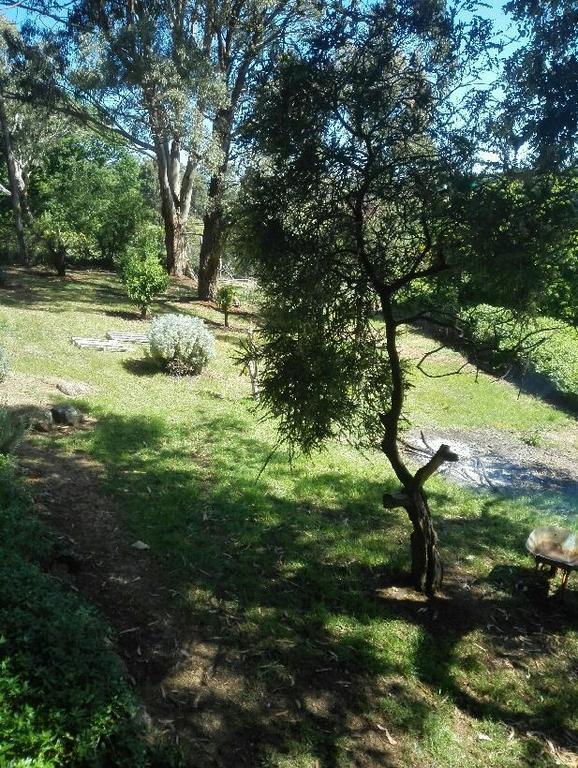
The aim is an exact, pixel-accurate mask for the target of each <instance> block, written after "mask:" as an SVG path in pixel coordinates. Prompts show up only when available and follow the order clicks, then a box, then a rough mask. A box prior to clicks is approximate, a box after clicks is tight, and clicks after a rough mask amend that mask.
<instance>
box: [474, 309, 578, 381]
mask: <svg viewBox="0 0 578 768" xmlns="http://www.w3.org/2000/svg"><path fill="white" fill-rule="evenodd" d="M461 316H462V318H463V319H464V320H465V321H466V323H467V326H468V329H469V333H470V334H471V336H472V338H473V340H474V341H475V342H476V344H478V345H481V346H482V347H485V348H486V349H487V350H488V351H489V355H490V358H491V359H493V360H494V361H495V362H496V363H498V364H500V365H501V366H502V367H503V366H506V365H511V364H512V363H516V364H517V365H518V367H519V368H521V369H522V370H523V371H525V372H535V373H539V374H542V375H543V376H545V377H547V378H548V379H549V380H550V381H551V382H552V384H553V385H554V387H555V388H556V390H557V391H558V392H560V393H562V394H567V395H575V394H576V393H577V392H578V331H577V330H576V329H575V328H572V327H571V326H568V325H564V324H561V323H559V322H557V321H556V320H554V319H552V318H548V317H536V318H532V317H527V316H523V315H516V314H515V313H513V312H511V311H510V310H507V309H504V308H502V307H494V306H490V305H488V304H481V305H478V306H476V307H473V308H471V309H469V310H464V311H462V313H461Z"/></svg>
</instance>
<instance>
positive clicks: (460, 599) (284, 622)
mask: <svg viewBox="0 0 578 768" xmlns="http://www.w3.org/2000/svg"><path fill="white" fill-rule="evenodd" d="M168 429H169V426H168V425H167V424H165V423H164V422H163V421H162V420H160V419H159V420H154V421H150V420H144V419H138V418H137V419H134V418H122V417H120V416H113V415H110V414H109V415H106V414H101V415H100V421H99V425H98V427H97V429H96V431H95V433H94V436H93V450H94V451H95V453H96V455H97V456H98V457H99V458H100V459H101V460H103V461H104V462H106V466H107V471H108V475H109V487H110V488H111V489H112V488H115V489H117V492H118V491H119V489H120V488H122V489H123V493H122V499H123V502H124V503H123V507H124V509H125V511H126V515H127V520H128V523H129V525H130V526H131V527H132V528H133V530H134V532H135V534H136V533H137V532H138V533H139V534H140V535H142V536H143V538H144V537H145V536H146V538H147V541H148V542H150V544H151V546H152V547H153V551H154V552H155V554H156V555H157V557H158V558H159V559H160V560H161V562H163V564H164V567H165V568H166V578H167V580H168V582H169V583H170V585H171V588H172V589H173V590H174V591H175V593H176V594H177V595H178V605H179V606H180V609H181V610H182V611H183V612H184V614H186V616H187V620H186V624H187V627H188V630H187V633H189V636H190V638H191V639H190V640H189V642H188V644H187V645H186V646H185V650H184V653H185V655H184V658H183V660H182V661H181V662H180V663H179V664H177V665H176V666H175V667H174V668H172V669H171V670H170V671H168V672H167V670H163V672H164V673H165V675H166V676H165V678H163V680H161V679H160V677H159V680H158V682H159V686H160V684H161V683H163V685H164V686H165V687H167V688H169V689H170V690H171V691H173V693H174V696H175V699H176V701H180V702H183V701H184V702H188V703H189V704H190V703H191V702H192V703H193V704H194V703H195V702H196V705H195V706H191V707H188V708H187V707H182V708H180V709H179V710H178V713H177V714H176V715H175V727H176V728H178V729H180V731H181V732H182V733H183V734H185V735H187V737H188V738H189V740H191V739H192V740H194V739H197V740H199V739H200V740H206V742H209V743H210V745H211V747H210V750H212V752H211V754H213V757H215V755H216V756H217V757H218V759H219V760H220V761H221V764H223V765H233V764H239V765H260V764H262V763H263V761H264V760H268V759H271V760H273V757H271V756H272V755H273V756H274V755H277V756H279V755H283V754H285V755H293V756H294V757H295V756H296V755H299V754H302V755H308V756H309V757H310V759H311V760H317V761H318V763H319V765H320V766H323V768H336V766H338V765H339V764H340V761H343V759H349V758H350V759H351V760H352V762H351V764H352V765H353V764H355V765H367V766H369V765H372V766H374V765H375V766H376V765H394V764H395V758H394V752H393V751H392V749H391V747H392V745H391V744H390V742H389V740H388V739H387V737H386V736H385V734H384V731H383V730H380V728H379V727H378V725H382V723H383V722H385V725H386V726H388V727H390V728H391V729H392V730H394V729H397V733H398V734H399V731H400V730H401V732H402V733H403V731H405V732H406V735H409V737H410V738H414V739H417V740H419V739H420V738H421V736H422V735H423V734H424V733H425V732H426V731H427V729H428V728H429V727H430V719H431V715H432V713H435V712H436V711H437V709H438V708H439V706H440V703H439V702H440V699H439V697H436V694H435V692H436V691H440V690H441V691H442V692H443V695H445V696H448V697H449V699H450V701H452V702H453V703H454V704H455V705H456V706H458V707H459V708H460V709H462V710H463V711H464V712H466V713H468V714H469V715H471V716H473V717H475V718H478V719H480V718H481V719H486V718H488V719H491V720H497V721H500V722H503V723H507V724H508V725H511V726H512V727H514V728H515V729H516V731H517V732H519V733H521V734H524V733H525V732H526V730H532V729H536V730H537V729H538V728H537V725H536V724H537V723H539V724H540V728H539V730H540V731H541V732H543V733H545V734H546V735H547V737H548V738H549V739H550V740H551V741H552V742H553V743H554V744H556V745H562V746H563V745H565V744H566V742H567V738H568V737H567V735H566V734H565V730H571V717H572V711H573V706H574V704H575V703H576V701H575V699H576V696H575V694H572V692H571V691H569V690H559V685H558V683H559V679H558V674H560V675H564V674H570V665H571V662H570V660H564V659H562V658H560V659H558V661H557V664H558V666H557V670H558V672H557V673H556V677H553V676H552V670H551V669H550V668H548V670H549V671H548V670H547V672H546V674H545V675H544V677H543V679H542V680H536V682H533V683H532V686H533V688H532V691H533V692H530V693H528V691H526V692H524V691H522V693H520V694H519V696H518V698H516V699H515V700H512V701H510V700H509V698H508V696H507V695H506V694H505V692H504V691H503V690H496V691H495V692H494V693H493V694H492V693H491V692H490V693H488V690H487V687H488V686H490V688H491V685H492V683H491V680H490V682H488V680H486V679H481V678H480V675H481V672H480V669H479V665H480V664H482V663H487V664H489V665H496V670H498V671H499V672H500V674H502V673H503V674H507V675H513V678H512V685H514V684H515V686H517V687H519V688H520V689H522V688H523V681H524V679H525V678H524V676H523V674H522V673H521V672H519V670H518V671H517V670H516V668H514V667H512V669H509V668H508V669H507V670H506V671H504V668H502V666H501V665H502V660H503V659H504V658H505V659H506V660H508V659H509V658H514V657H513V656H512V657H509V656H508V655H507V654H514V653H515V654H517V657H516V658H517V662H516V663H518V664H519V665H522V666H521V667H520V668H523V669H526V668H527V667H526V666H524V665H527V664H528V658H531V659H532V660H533V662H535V661H539V662H540V663H542V664H545V665H546V667H547V660H548V657H549V655H550V654H551V651H552V643H555V642H561V640H562V639H563V637H564V636H565V634H566V633H567V632H569V631H572V630H574V629H575V628H576V626H577V622H576V617H577V610H576V599H575V595H573V594H571V593H569V595H568V599H567V601H566V604H565V605H562V604H560V603H559V602H556V601H554V600H551V599H549V600H545V601H541V602H540V600H541V599H540V598H539V597H538V595H539V590H538V591H536V590H534V587H533V586H532V584H533V583H534V582H533V579H534V577H533V575H532V572H531V570H530V569H527V570H526V569H518V571H516V570H514V571H513V572H512V573H513V574H514V576H515V579H514V581H515V582H518V581H523V582H524V585H525V586H528V589H527V590H524V589H523V588H521V589H516V588H514V589H513V590H510V591H508V589H507V588H505V587H500V586H498V583H499V578H498V577H500V578H502V577H503V574H502V573H501V572H500V571H497V572H496V573H493V574H492V575H490V576H489V577H488V580H487V582H484V581H482V580H479V579H478V580H476V579H475V578H474V579H472V578H471V577H470V578H468V575H467V573H462V572H459V571H458V570H457V569H455V572H454V573H453V574H450V577H449V578H448V586H447V588H446V589H445V591H444V593H442V595H440V597H439V598H437V599H436V600H434V601H432V602H431V603H428V602H426V601H424V599H423V598H421V597H419V596H417V595H416V594H415V593H413V592H412V591H411V590H409V589H407V588H404V587H403V586H400V580H399V571H400V569H401V568H404V567H405V568H407V554H406V548H407V524H406V522H405V520H404V517H403V515H402V514H401V513H399V514H398V513H396V512H391V511H385V510H383V509H381V507H380V499H381V495H382V493H383V491H384V490H387V489H388V486H389V485H391V484H390V483H387V482H373V481H372V482H367V481H363V480H360V479H359V478H355V477H353V476H352V475H350V474H348V473H347V472H344V471H342V470H341V471H340V470H335V471H333V470H331V471H323V472H317V473H316V474H315V475H313V474H309V475H308V474H307V473H306V472H304V471H303V467H301V468H300V469H299V470H298V471H296V473H295V475H292V474H291V470H290V469H289V468H288V466H287V464H286V462H285V461H284V460H283V459H282V458H280V457H273V459H272V460H271V463H270V465H269V467H268V469H267V472H266V473H264V475H263V476H262V477H261V479H259V480H258V479H257V477H258V472H259V470H260V469H261V467H262V465H263V462H264V459H265V458H266V456H267V455H268V452H269V450H270V447H269V446H268V445H264V444H261V443H258V442H257V441H255V439H253V438H252V436H250V435H246V434H245V433H244V425H243V423H242V422H240V421H238V420H236V419H234V418H217V419H214V418H209V417H207V418H206V419H205V420H204V421H203V418H202V416H201V418H200V419H199V421H198V422H196V429H197V431H198V439H199V447H198V448H196V449H190V448H187V449H186V450H184V449H183V450H181V451H175V450H174V448H172V447H167V445H166V441H165V435H166V433H167V430H168ZM389 489H390V490H392V489H393V488H389ZM438 496H439V494H438ZM441 502H442V499H441V498H437V499H436V507H437V508H438V509H439V508H441V506H442V505H441ZM494 518H495V515H493V514H492V513H491V500H489V501H488V508H487V509H486V510H485V512H484V513H483V514H482V515H480V516H477V517H468V518H464V519H462V520H458V519H455V518H454V519H452V518H448V519H447V520H445V519H442V520H441V523H442V529H443V528H444V526H445V531H444V537H445V538H444V539H443V540H442V543H443V542H444V541H445V543H446V546H447V547H448V549H449V548H450V547H451V548H452V550H453V553H454V556H456V557H457V556H458V555H461V554H464V553H466V552H467V553H468V554H469V553H472V552H473V553H476V554H477V553H480V554H484V553H485V554H487V548H488V546H491V544H492V542H494V541H495V542H496V543H497V542H498V539H500V542H501V543H500V549H496V550H495V552H494V557H500V555H501V554H506V553H507V552H508V550H510V551H511V552H517V551H519V543H520V542H522V541H523V539H524V536H525V533H526V532H525V530H524V523H523V522H521V521H519V520H509V519H507V518H505V517H503V516H500V519H499V521H498V520H496V519H494ZM500 537H501V538H500ZM482 542H484V545H483V546H482ZM486 542H490V543H489V544H487V543H486ZM509 567H513V566H509ZM496 579H498V581H496ZM464 582H466V583H464ZM506 586H507V585H506ZM506 616H507V618H505V617H506ZM538 626H540V627H542V630H541V631H538V630H537V629H536V628H537V627H538ZM495 628H497V629H495ZM187 633H185V635H186V634H187ZM477 634H480V637H482V638H483V643H484V645H483V646H482V647H483V648H485V646H486V645H487V646H489V647H490V651H489V653H488V659H486V660H485V662H482V661H481V660H480V658H479V654H478V656H476V654H470V653H468V650H467V648H468V645H469V644H470V638H472V637H475V636H476V635H477ZM519 637H521V638H522V640H520V641H519V640H518V639H517V638H519ZM472 642H473V641H472ZM516 643H518V645H516ZM530 646H532V648H533V651H532V654H529V652H527V651H528V648H529V647H530ZM512 648H514V650H512ZM207 649H208V650H207ZM533 662H532V663H533ZM468 665H470V667H471V675H472V677H473V680H474V683H473V685H469V683H468V669H469V667H468ZM512 670H513V671H512ZM478 678H480V679H479V680H478V683H477V685H478V688H476V682H475V680H476V679H478ZM423 686H426V687H427V689H428V690H429V693H428V692H427V691H426V692H424V688H423ZM159 691H160V688H159V689H157V691H156V695H157V697H159V696H161V693H160V692H159ZM534 692H535V695H534ZM540 697H542V699H540ZM391 699H393V700H394V701H395V703H396V706H397V715H395V716H394V715H392V714H391V711H390V710H388V709H387V707H386V709H385V710H383V707H384V706H385V705H384V702H390V700H391ZM540 701H543V703H537V702H540ZM383 711H386V712H390V715H389V717H390V720H389V721H388V720H387V719H386V720H384V715H383ZM382 727H383V726H382ZM206 742H203V743H206ZM520 750H521V752H522V753H524V754H526V756H527V758H528V759H530V758H531V759H535V754H538V753H539V754H540V759H543V763H542V764H543V765H548V764H549V763H548V757H547V756H546V753H545V752H543V749H542V745H541V743H540V742H539V741H535V740H531V739H530V740H527V739H525V740H523V743H522V745H521V747H520ZM345 755H347V756H348V757H347V758H346V757H344V756H345ZM279 759H280V758H279ZM235 761H236V762H235ZM200 764H203V763H200ZM217 764H218V763H217Z"/></svg>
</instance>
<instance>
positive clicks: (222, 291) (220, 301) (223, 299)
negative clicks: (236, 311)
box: [216, 283, 237, 312]
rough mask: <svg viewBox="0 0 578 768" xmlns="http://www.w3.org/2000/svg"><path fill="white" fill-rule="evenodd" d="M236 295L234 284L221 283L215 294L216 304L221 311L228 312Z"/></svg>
mask: <svg viewBox="0 0 578 768" xmlns="http://www.w3.org/2000/svg"><path fill="white" fill-rule="evenodd" d="M236 296H237V294H236V292H235V286H234V285H231V284H230V283H229V284H227V285H221V287H220V288H219V290H218V291H217V296H216V302H217V306H218V307H219V308H220V309H222V310H223V312H228V311H229V310H230V309H231V308H232V306H233V304H234V302H235V298H236Z"/></svg>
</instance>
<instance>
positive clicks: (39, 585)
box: [0, 457, 145, 768]
mask: <svg viewBox="0 0 578 768" xmlns="http://www.w3.org/2000/svg"><path fill="white" fill-rule="evenodd" d="M0 533H1V538H0V763H1V764H2V765H10V766H14V768H24V767H25V766H26V768H52V767H56V766H64V765H67V766H88V765H90V766H94V767H95V768H96V767H97V766H102V768H104V766H126V768H129V767H131V768H132V766H135V767H136V766H143V765H145V751H144V747H143V744H142V742H141V741H140V738H139V736H140V726H139V724H138V721H137V717H136V706H135V702H134V700H133V697H132V694H131V692H130V690H129V688H128V684H127V682H126V680H125V678H124V674H123V670H122V666H121V664H120V662H119V660H118V659H117V657H116V656H115V655H114V654H113V653H112V652H111V650H110V648H109V647H108V644H109V643H110V635H109V631H108V629H107V628H106V627H105V625H104V624H103V623H102V621H101V619H100V618H98V617H97V615H96V614H95V612H94V611H93V610H92V609H90V608H88V607H87V606H85V605H84V604H83V603H81V602H80V600H79V599H78V598H77V597H76V596H75V595H73V594H65V593H64V592H63V591H62V590H61V588H60V587H59V586H58V582H57V581H55V580H54V579H52V578H50V577H49V576H47V575H46V574H45V573H43V572H42V570H40V565H41V564H43V563H46V561H47V558H48V557H49V553H50V549H51V545H50V541H49V539H48V538H47V537H46V535H45V533H44V530H43V529H42V526H41V525H40V524H39V523H38V521H37V520H36V519H35V518H34V517H32V515H31V500H30V498H29V496H28V495H27V493H26V492H25V491H24V490H23V488H22V486H21V484H20V481H19V480H18V479H17V478H16V477H15V473H14V468H13V465H12V464H11V462H10V461H9V460H7V459H6V458H2V457H0Z"/></svg>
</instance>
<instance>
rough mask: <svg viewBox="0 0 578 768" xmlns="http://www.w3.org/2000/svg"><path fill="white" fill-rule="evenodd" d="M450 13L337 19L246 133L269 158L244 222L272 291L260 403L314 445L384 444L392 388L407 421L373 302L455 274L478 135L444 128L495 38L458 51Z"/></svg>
mask: <svg viewBox="0 0 578 768" xmlns="http://www.w3.org/2000/svg"><path fill="white" fill-rule="evenodd" d="M446 11H447V9H446V8H445V7H444V6H443V4H439V3H436V2H424V3H420V4H419V12H417V11H416V5H415V3H413V2H409V1H407V2H396V3H387V4H383V5H380V6H374V7H373V8H372V9H371V11H368V13H367V15H364V14H359V15H357V14H356V13H352V14H351V16H349V15H345V14H344V15H343V16H340V15H339V14H338V15H337V17H335V16H333V15H332V14H328V15H327V17H325V18H324V20H323V23H322V24H321V25H320V26H321V31H320V32H319V34H318V35H317V36H316V37H315V38H314V39H313V40H312V41H310V46H309V48H308V49H305V48H303V49H302V51H304V52H302V53H300V54H295V55H287V56H286V57H284V58H283V59H282V60H281V61H280V62H279V63H278V66H277V68H276V70H275V71H274V72H273V73H272V74H271V76H270V77H269V79H268V81H267V84H266V85H264V86H263V88H262V89H261V90H260V91H259V93H258V96H257V102H256V107H255V110H254V113H253V117H252V120H251V121H250V122H249V124H248V127H247V132H248V134H249V135H250V136H252V137H253V140H254V143H255V144H256V146H257V148H258V151H259V153H260V157H259V160H258V161H257V162H256V163H255V164H254V166H253V168H252V169H251V171H250V173H248V174H247V176H246V178H245V184H244V199H243V201H242V203H243V204H242V205H241V210H240V212H239V216H240V218H239V229H240V230H243V229H244V230H245V237H244V242H245V247H243V248H241V251H242V252H243V253H244V254H247V253H248V251H251V252H252V254H253V261H254V263H255V270H256V276H257V278H258V281H259V284H260V286H261V288H262V291H263V305H262V314H263V323H262V326H261V328H260V337H261V341H262V344H261V349H262V360H261V361H260V366H259V368H260V384H261V390H260V403H261V405H262V406H263V407H264V408H265V410H266V411H268V412H269V413H270V414H271V415H272V416H274V417H275V418H276V419H277V420H278V424H279V429H280V433H281V436H282V437H283V438H284V440H286V441H287V442H288V443H290V444H291V445H295V446H298V447H299V448H301V449H303V450H305V451H310V450H312V449H313V448H316V447H320V446H321V445H322V444H323V443H324V442H325V441H326V440H327V439H329V438H331V437H333V436H335V435H342V436H345V437H347V438H348V439H351V440H353V441H354V442H355V443H356V444H358V445H362V446H364V447H365V446H368V445H371V446H373V447H377V446H379V445H380V444H381V440H382V438H383V434H384V426H383V420H382V418H381V417H382V416H383V415H384V414H387V413H390V412H392V403H393V394H394V389H395V390H396V392H395V401H396V405H395V410H396V413H395V417H394V420H393V421H394V422H395V425H394V430H397V428H398V424H399V418H400V416H401V406H402V403H403V391H404V387H406V386H407V381H406V380H405V377H404V365H403V363H402V362H400V361H399V360H398V356H397V353H396V352H395V350H394V349H393V348H394V347H395V340H394V336H395V327H394V326H393V319H392V322H391V323H390V324H389V336H390V339H389V340H390V342H391V345H390V347H388V346H387V345H386V342H385V333H384V326H383V325H381V326H379V325H378V324H377V323H376V322H375V317H374V313H375V307H376V305H377V306H379V308H380V309H382V310H383V312H384V315H385V314H389V315H391V316H392V318H393V310H394V308H395V307H396V304H397V294H398V292H399V290H400V289H401V288H402V287H403V286H404V285H406V284H408V283H411V282H412V281H413V280H415V279H417V278H418V277H419V276H420V275H422V274H425V275H428V276H430V275H435V274H437V273H438V272H443V271H445V270H446V268H447V263H446V257H447V254H448V253H450V252H451V250H452V246H454V245H455V244H456V243H458V242H460V243H461V242H462V241H463V237H462V236H461V234H458V230H459V222H460V221H461V218H462V215H463V202H462V199H463V197H464V194H467V192H466V193H464V189H465V190H469V187H468V185H467V183H466V181H465V180H466V179H467V178H469V175H470V169H471V152H472V146H473V144H474V139H475V137H471V136H463V135H456V132H454V131H452V132H445V131H444V130H443V128H442V126H444V125H445V126H449V125H450V124H451V123H452V121H454V122H456V123H459V122H461V120H460V119H459V118H458V117H457V116H456V115H455V114H451V112H452V109H453V105H454V103H453V102H452V99H451V98H449V93H450V92H451V89H452V87H455V86H456V84H457V82H458V81H459V80H460V78H461V77H463V75H464V72H463V71H462V69H461V68H462V67H464V69H466V68H469V69H472V68H474V69H475V57H476V52H479V49H480V48H483V45H484V34H483V32H482V33H481V34H479V36H478V35H477V34H474V35H472V36H471V37H469V38H468V33H467V32H465V33H464V39H467V40H468V43H467V44H466V43H464V42H463V40H462V44H463V45H464V49H460V43H459V42H458V39H459V38H460V35H456V37H455V38H454V37H452V20H451V18H450V15H449V14H448V13H447V12H446ZM325 25H326V26H325ZM392 84H394V85H392ZM280 115H282V119H280ZM263 158H265V159H263ZM391 423H393V422H390V424H391ZM394 442H395V441H394Z"/></svg>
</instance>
